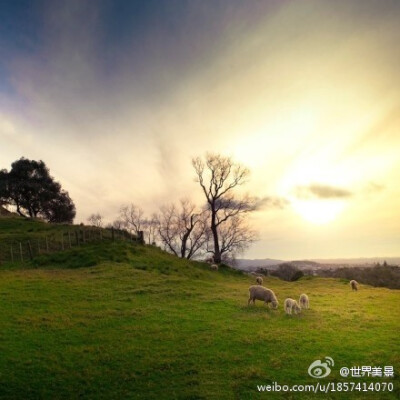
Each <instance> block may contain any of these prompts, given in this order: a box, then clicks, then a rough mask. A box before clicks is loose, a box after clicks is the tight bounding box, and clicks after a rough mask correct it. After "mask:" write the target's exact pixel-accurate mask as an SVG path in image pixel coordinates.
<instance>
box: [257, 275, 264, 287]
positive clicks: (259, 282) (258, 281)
mask: <svg viewBox="0 0 400 400" xmlns="http://www.w3.org/2000/svg"><path fill="white" fill-rule="evenodd" d="M256 282H257V285H262V284H263V278H261V276H257V278H256Z"/></svg>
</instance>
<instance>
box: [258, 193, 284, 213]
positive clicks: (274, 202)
mask: <svg viewBox="0 0 400 400" xmlns="http://www.w3.org/2000/svg"><path fill="white" fill-rule="evenodd" d="M288 205H289V200H287V199H285V198H284V197H274V196H265V197H261V198H257V199H256V209H257V210H260V209H266V208H280V209H283V208H285V207H287V206H288Z"/></svg>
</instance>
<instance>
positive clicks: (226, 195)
mask: <svg viewBox="0 0 400 400" xmlns="http://www.w3.org/2000/svg"><path fill="white" fill-rule="evenodd" d="M192 165H193V168H194V170H195V172H196V181H197V182H199V184H200V186H201V188H202V190H203V192H204V195H205V197H206V200H207V208H208V209H209V212H210V220H209V226H210V230H211V241H212V247H211V248H210V249H209V251H210V252H212V253H213V257H214V262H216V263H220V262H221V260H222V256H223V255H224V253H229V252H234V251H240V250H241V249H243V248H244V243H245V241H246V237H249V242H250V238H251V240H254V238H253V236H252V235H248V234H247V233H246V232H244V231H245V225H244V224H243V223H241V222H240V223H239V221H241V220H242V216H243V214H244V213H247V212H249V211H253V210H254V209H255V204H256V202H255V199H252V198H250V197H248V196H245V197H243V198H241V199H240V198H238V197H237V196H235V195H234V193H233V192H234V189H235V188H236V187H238V186H240V185H242V184H243V183H245V182H246V179H247V177H248V175H249V170H248V169H247V168H245V167H243V166H242V165H240V164H238V163H235V162H234V161H233V160H232V159H231V158H230V157H224V156H222V155H219V154H206V157H205V160H202V159H201V158H200V157H197V158H194V159H193V160H192ZM233 219H235V220H233ZM239 227H240V231H241V232H242V235H240V236H241V239H237V238H238V235H237V234H233V232H232V231H233V230H235V228H239ZM223 232H225V234H224V233H223ZM226 233H228V236H229V237H230V238H231V239H232V240H231V239H227V240H225V241H224V240H223V236H224V235H225V236H226ZM237 233H238V232H237ZM221 235H222V237H221ZM233 238H235V239H233Z"/></svg>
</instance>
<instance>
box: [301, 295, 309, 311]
mask: <svg viewBox="0 0 400 400" xmlns="http://www.w3.org/2000/svg"><path fill="white" fill-rule="evenodd" d="M299 303H300V307H301V308H308V307H309V306H310V301H309V300H308V296H307V295H306V294H305V293H303V294H302V295H300V299H299Z"/></svg>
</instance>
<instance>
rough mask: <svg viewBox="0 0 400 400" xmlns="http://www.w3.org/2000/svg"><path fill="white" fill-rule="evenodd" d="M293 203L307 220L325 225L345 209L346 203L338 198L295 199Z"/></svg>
mask: <svg viewBox="0 0 400 400" xmlns="http://www.w3.org/2000/svg"><path fill="white" fill-rule="evenodd" d="M292 205H293V208H294V209H295V210H296V212H297V213H298V214H299V215H300V216H301V217H303V218H304V219H305V220H306V221H308V222H311V223H313V224H316V225H323V224H327V223H328V222H332V221H333V220H335V219H336V218H337V216H338V215H339V214H340V213H341V212H342V211H343V209H344V206H345V203H344V202H343V201H338V200H295V201H293V203H292Z"/></svg>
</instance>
